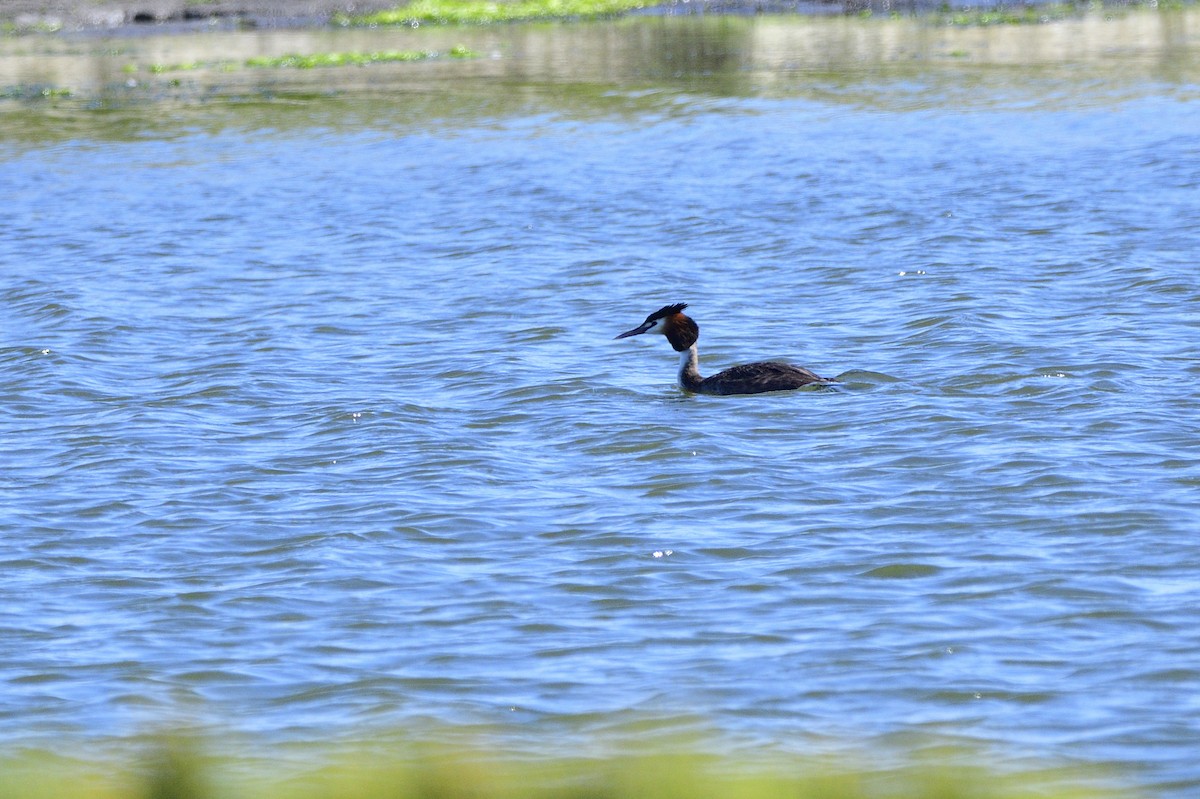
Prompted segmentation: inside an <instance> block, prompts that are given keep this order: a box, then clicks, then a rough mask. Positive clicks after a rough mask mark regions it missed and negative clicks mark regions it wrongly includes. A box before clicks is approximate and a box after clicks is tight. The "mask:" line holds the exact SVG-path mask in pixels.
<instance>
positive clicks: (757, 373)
mask: <svg viewBox="0 0 1200 799" xmlns="http://www.w3.org/2000/svg"><path fill="white" fill-rule="evenodd" d="M828 382H830V381H829V380H828V379H826V378H824V377H820V376H819V375H817V374H814V373H813V372H810V371H809V370H807V369H805V368H804V367H802V366H793V365H792V364H790V363H783V362H781V361H763V362H761V363H747V364H742V365H741V366H734V367H731V368H729V369H726V370H725V371H723V372H717V373H716V374H715V375H710V376H709V377H706V378H704V380H703V381H702V383H701V384H700V393H702V394H762V393H764V392H767V391H789V390H791V389H794V388H801V387H803V386H807V385H809V384H811V383H828Z"/></svg>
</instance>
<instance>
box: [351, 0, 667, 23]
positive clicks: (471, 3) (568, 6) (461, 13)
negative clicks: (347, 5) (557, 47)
mask: <svg viewBox="0 0 1200 799" xmlns="http://www.w3.org/2000/svg"><path fill="white" fill-rule="evenodd" d="M664 1H665V0H505V2H493V1H492V0H413V1H412V2H411V3H407V4H405V5H402V6H399V7H397V8H394V9H391V10H387V11H378V12H375V13H373V14H363V15H341V16H338V17H336V18H335V22H338V23H340V24H342V25H422V24H428V25H487V24H491V23H497V22H529V21H534V20H571V19H598V18H601V17H611V16H617V15H619V14H624V13H627V12H629V11H634V10H637V9H640V8H647V7H649V6H656V5H660V4H661V3H663V2H664Z"/></svg>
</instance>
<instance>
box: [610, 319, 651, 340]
mask: <svg viewBox="0 0 1200 799" xmlns="http://www.w3.org/2000/svg"><path fill="white" fill-rule="evenodd" d="M652 326H653V323H652V322H642V323H641V324H640V325H638V326H637V327H635V328H634V329H633V330H626V331H625V332H624V333H622V334H621V335H619V336H615V337H614V338H613V341H616V340H617V339H619V338H629V337H630V336H640V335H641V334H642V333H645V332H646V331H647V330H649V329H650V328H651V327H652Z"/></svg>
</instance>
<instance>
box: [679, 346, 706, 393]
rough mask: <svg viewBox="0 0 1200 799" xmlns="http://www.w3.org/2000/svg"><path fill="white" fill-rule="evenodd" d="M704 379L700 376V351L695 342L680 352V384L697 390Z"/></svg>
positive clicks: (691, 389)
mask: <svg viewBox="0 0 1200 799" xmlns="http://www.w3.org/2000/svg"><path fill="white" fill-rule="evenodd" d="M702 380H704V378H702V377H701V376H700V353H699V352H697V351H696V345H695V344H693V345H692V346H690V347H688V348H687V349H686V350H684V351H683V352H681V353H679V385H681V386H683V387H684V388H685V389H687V390H688V391H697V390H699V386H700V382H701V381H702Z"/></svg>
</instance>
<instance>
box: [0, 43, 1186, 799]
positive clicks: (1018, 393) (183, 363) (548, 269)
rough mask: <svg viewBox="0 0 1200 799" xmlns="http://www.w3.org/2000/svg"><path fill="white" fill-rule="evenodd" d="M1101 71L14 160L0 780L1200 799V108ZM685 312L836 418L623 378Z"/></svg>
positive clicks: (225, 117)
mask: <svg viewBox="0 0 1200 799" xmlns="http://www.w3.org/2000/svg"><path fill="white" fill-rule="evenodd" d="M654 24H663V23H662V22H661V21H656V22H655V23H654ZM880 24H882V23H880ZM1189 63H1190V62H1189ZM1096 68H1097V69H1098V67H1096ZM462 69H464V70H468V71H469V70H470V69H471V67H470V65H466V66H464V67H462ZM1091 70H1092V68H1091V67H1089V66H1088V65H1087V64H1084V65H1069V67H1068V68H1067V69H1065V70H1057V69H1056V70H1054V71H1052V72H1050V73H1046V72H1043V71H1039V70H1038V69H1019V68H1012V69H1009V70H1005V69H998V68H996V67H994V66H972V65H971V64H960V65H953V66H952V67H950V68H949V69H948V68H946V67H945V66H944V65H925V66H921V65H920V64H918V65H917V66H916V67H915V68H913V70H912V71H908V72H905V73H904V74H901V75H896V74H892V73H888V74H880V73H877V72H875V71H873V70H862V71H857V72H855V71H852V70H850V71H847V72H843V73H837V72H836V71H835V72H825V71H813V72H804V71H800V72H795V71H792V72H786V71H781V72H777V73H773V74H775V75H777V76H780V77H781V78H782V79H784V80H785V83H786V86H785V87H784V88H783V89H779V88H778V87H776V88H773V89H771V90H762V88H761V84H759V83H757V82H752V83H751V85H750V86H749V87H748V88H747V87H746V86H744V85H742V84H738V86H740V87H741V88H737V87H735V89H736V90H730V88H729V83H727V82H726V83H722V84H721V86H720V88H719V90H714V91H705V90H704V89H705V85H706V84H705V81H706V80H710V79H712V80H717V79H719V78H720V76H719V75H718V76H715V77H713V76H708V77H706V76H705V75H700V74H697V75H690V76H684V78H685V79H684V80H680V79H678V78H675V79H672V80H666V81H661V82H660V81H658V79H657V78H653V77H651V78H649V79H647V78H646V77H645V75H644V74H639V75H638V76H636V77H637V84H638V85H636V86H635V85H633V83H634V82H633V81H632V80H628V81H627V80H624V79H621V80H610V79H609V77H608V76H607V73H604V74H603V75H597V76H594V77H593V79H592V82H591V83H588V84H586V85H582V86H581V85H576V84H572V85H567V86H563V85H560V84H558V83H556V82H554V81H552V80H546V79H545V78H544V76H542V77H541V78H539V79H536V80H534V79H530V80H529V81H528V82H525V83H518V84H516V85H514V84H513V83H512V82H511V80H507V79H506V80H503V81H499V80H497V79H496V78H494V77H478V76H475V77H472V76H471V75H469V74H467V75H466V76H465V77H463V78H462V80H461V84H460V85H451V84H447V85H446V86H444V87H443V89H444V90H445V91H444V92H434V93H425V92H416V93H406V92H403V91H400V92H397V93H395V94H389V93H386V92H378V91H374V92H367V93H359V92H355V91H352V92H341V93H337V92H335V93H332V94H326V93H318V94H316V95H303V96H284V97H274V96H271V97H267V98H265V99H262V100H261V101H259V102H252V103H241V102H238V103H219V102H218V103H212V104H209V103H201V104H187V103H185V104H183V105H182V106H176V105H170V106H166V108H167V109H168V110H170V112H171V113H170V114H168V115H167V117H168V118H163V114H162V113H160V112H159V111H158V110H156V109H158V108H159V106H156V105H154V104H151V105H150V106H149V107H147V106H145V105H143V104H140V103H132V104H131V105H130V106H128V107H125V108H118V109H116V110H109V111H103V112H101V111H95V110H89V109H86V108H84V109H80V110H76V111H71V112H70V115H68V113H67V111H63V110H62V109H61V108H59V110H57V111H54V112H53V113H57V114H62V115H63V116H64V118H65V119H68V121H66V122H64V123H63V124H64V125H65V126H66V127H65V132H62V131H60V133H59V134H57V135H54V134H50V133H46V134H44V135H43V134H39V135H37V136H34V135H32V134H29V135H23V134H19V133H10V135H9V137H8V138H5V139H0V164H2V167H0V169H2V174H3V182H4V185H5V194H6V199H5V201H4V202H3V204H2V205H0V230H2V231H3V233H2V234H0V264H2V269H3V279H2V281H0V309H2V311H0V319H3V323H2V331H3V339H2V340H0V402H2V404H3V414H2V415H0V445H2V447H3V453H4V457H3V464H4V465H3V469H2V470H0V530H2V534H0V563H2V564H3V571H4V574H5V579H4V580H3V582H2V583H0V641H2V642H3V646H2V649H0V730H3V732H0V745H2V746H6V747H7V746H16V745H33V746H39V747H43V748H51V749H64V748H65V749H66V750H67V751H69V752H75V751H78V749H79V748H80V747H81V746H85V747H86V746H87V745H90V744H97V745H98V744H100V743H106V744H111V743H112V742H113V741H117V742H120V741H121V740H124V739H127V738H129V737H131V736H136V735H138V734H139V733H143V732H145V731H147V730H150V729H154V728H155V727H156V726H157V725H162V724H168V725H170V724H199V725H201V726H210V727H211V728H213V729H218V730H224V731H232V732H235V733H245V734H247V735H250V736H253V737H254V738H255V739H256V740H260V741H305V740H330V739H338V738H351V737H356V736H362V735H369V734H370V732H371V731H372V730H393V729H399V728H405V727H409V728H411V727H412V726H413V725H433V726H434V727H435V728H441V729H445V728H451V729H453V728H466V729H472V730H487V732H486V735H487V736H490V738H491V739H492V740H494V741H495V742H496V745H497V746H504V747H511V748H515V749H520V750H523V751H530V750H532V751H535V752H546V753H551V754H553V753H559V752H560V751H561V750H562V749H563V748H564V747H566V748H567V749H568V750H570V751H574V750H571V747H573V746H577V745H578V742H580V741H592V742H595V741H598V740H600V741H602V740H604V739H605V738H606V736H613V737H615V738H616V739H618V740H623V741H624V742H625V743H626V744H628V743H629V741H630V736H634V737H636V736H638V735H643V734H645V735H650V734H657V733H658V732H661V731H663V730H668V731H676V732H678V731H685V732H703V734H704V735H705V736H711V737H713V738H715V739H716V740H717V741H718V742H720V743H719V745H720V746H721V747H722V748H723V749H725V750H726V751H745V752H763V751H774V752H782V753H785V754H791V753H797V754H800V755H809V754H813V753H826V752H834V753H844V752H850V753H853V754H856V755H861V754H863V753H900V754H902V755H903V754H908V753H920V752H921V751H924V750H925V749H927V748H933V747H943V746H944V745H945V744H947V743H955V744H965V745H967V746H968V747H969V748H970V750H971V751H976V752H981V753H984V754H983V755H982V759H983V760H984V761H985V762H986V764H987V765H989V766H996V767H1001V768H1003V767H1006V766H1008V765H1012V766H1017V767H1020V766H1026V765H1029V764H1045V763H1050V764H1069V765H1084V766H1100V767H1102V768H1103V774H1104V775H1105V778H1106V779H1112V780H1113V781H1116V782H1117V783H1119V784H1128V785H1132V786H1135V787H1137V788H1138V789H1140V790H1142V791H1143V792H1145V793H1146V794H1147V795H1162V796H1179V797H1183V796H1188V795H1191V794H1192V793H1193V792H1194V791H1195V790H1197V789H1198V788H1200V765H1197V761H1196V759H1195V751H1196V745H1197V743H1198V742H1200V701H1198V699H1197V697H1200V669H1198V667H1197V663H1200V625H1198V624H1197V621H1198V620H1200V619H1198V616H1197V607H1200V579H1198V578H1197V573H1196V566H1195V564H1197V563H1198V562H1200V543H1198V539H1197V536H1196V533H1197V531H1198V530H1200V503H1198V502H1197V497H1198V496H1200V494H1198V489H1200V413H1198V411H1197V404H1196V401H1195V396H1194V394H1195V385H1196V382H1197V378H1200V354H1198V352H1197V348H1196V342H1197V341H1198V340H1200V335H1198V334H1200V272H1198V270H1197V261H1196V242H1197V240H1198V237H1200V221H1198V220H1200V192H1198V189H1200V138H1198V137H1197V135H1196V134H1197V131H1200V104H1197V102H1196V99H1197V97H1198V96H1200V94H1198V92H1197V84H1196V83H1195V82H1193V81H1191V80H1190V79H1186V80H1179V81H1174V82H1173V81H1167V80H1162V79H1160V78H1159V77H1141V78H1139V77H1134V78H1131V79H1128V80H1126V81H1124V82H1123V83H1121V85H1119V86H1113V85H1110V84H1109V83H1108V82H1107V81H1106V80H1100V81H1097V80H1095V79H1094V76H1093V73H1092V71H1091ZM400 74H402V73H400ZM726 77H728V76H726ZM742 77H744V76H742ZM324 79H325V78H322V80H324ZM739 79H741V77H739ZM497 97H505V98H507V99H496V98H497ZM68 110H69V107H68ZM10 112H12V111H11V109H10ZM12 113H15V112H12ZM21 113H34V114H45V113H51V112H50V111H46V110H44V109H42V110H38V109H37V108H35V109H34V110H33V111H29V110H28V109H27V108H26V109H24V110H22V111H21ZM101 114H102V115H103V116H97V115H101ZM80 120H82V121H80ZM52 127H54V126H53V125H50V126H48V129H49V128H52ZM684 301H686V302H688V303H690V304H691V307H690V309H689V313H691V314H693V315H694V317H695V318H696V319H697V320H698V321H699V323H700V325H701V330H702V334H701V340H700V353H701V367H702V369H703V370H704V371H706V372H713V371H717V370H718V369H721V368H725V367H726V366H729V365H732V364H733V363H737V362H743V361H747V360H755V359H766V358H782V359H786V360H790V361H793V362H796V363H799V364H802V365H804V366H807V367H809V368H811V369H813V370H814V371H816V372H818V373H820V374H825V375H830V376H837V377H839V378H840V380H841V383H840V384H839V386H838V387H836V388H833V389H827V390H820V391H800V392H794V393H781V394H767V395H759V396H754V397H694V396H688V395H686V394H684V393H683V392H681V391H680V390H679V389H678V387H677V386H676V385H675V384H674V376H675V370H676V367H677V356H676V355H675V353H673V352H672V351H671V350H670V348H669V347H668V346H667V344H666V342H664V341H662V339H661V338H659V337H651V336H643V337H639V338H633V339H627V340H621V341H613V340H612V338H613V336H614V335H616V334H617V333H619V332H621V331H623V330H626V329H628V328H630V327H633V326H634V325H636V324H637V323H639V322H640V321H641V320H642V319H643V318H644V317H645V316H646V314H648V313H650V312H651V311H653V310H655V309H656V308H658V307H659V306H660V305H663V304H665V303H667V302H684ZM630 724H640V725H642V726H635V727H633V728H630V727H629V726H628V725H630ZM631 730H634V731H631ZM647 730H649V732H647ZM480 734H483V733H480Z"/></svg>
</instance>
